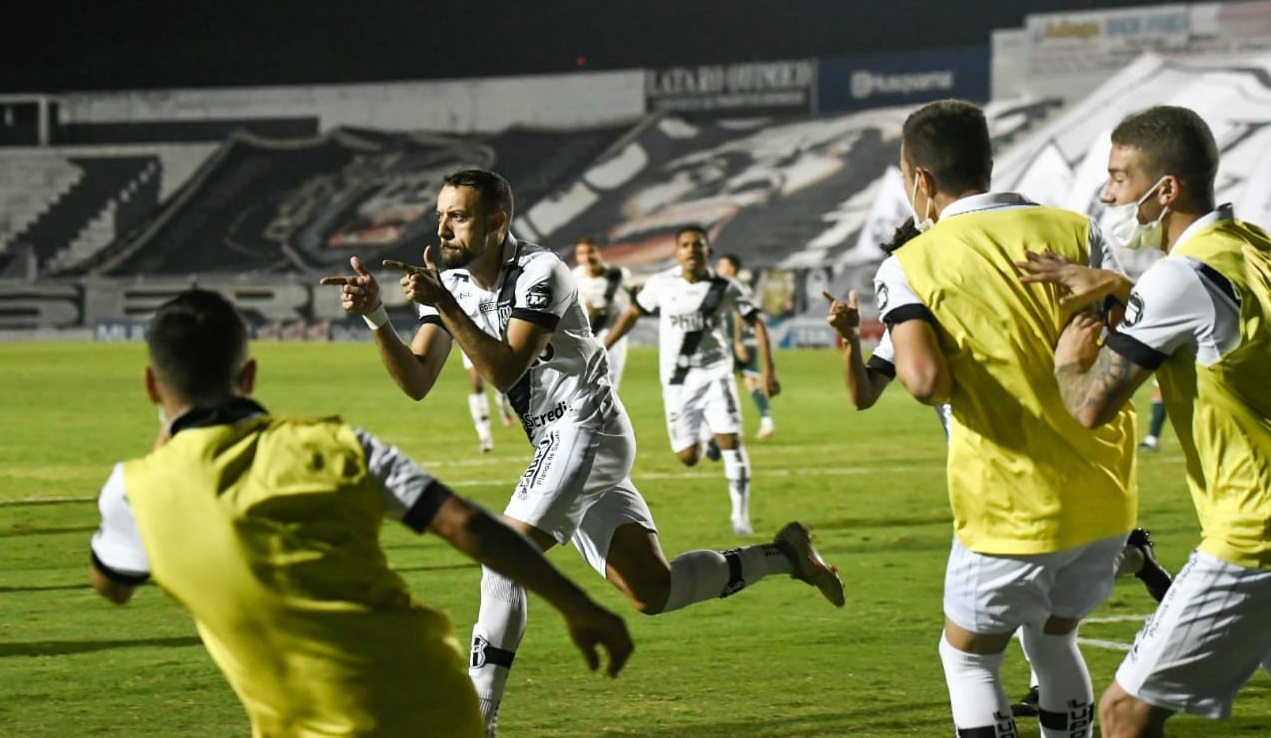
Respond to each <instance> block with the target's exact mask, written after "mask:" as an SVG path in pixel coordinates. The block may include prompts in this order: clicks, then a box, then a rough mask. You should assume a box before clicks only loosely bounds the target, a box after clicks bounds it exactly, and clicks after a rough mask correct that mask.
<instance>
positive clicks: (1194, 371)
mask: <svg viewBox="0 0 1271 738" xmlns="http://www.w3.org/2000/svg"><path fill="white" fill-rule="evenodd" d="M1217 171H1218V147H1217V144H1216V143H1215V141H1214V137H1213V134H1212V133H1211V132H1210V130H1209V126H1208V125H1207V124H1206V123H1205V121H1204V120H1203V119H1202V118H1201V117H1200V116H1199V115H1197V114H1196V113H1195V112H1194V111H1191V110H1189V109H1187V108H1181V107H1176V106H1157V107H1153V108H1149V109H1147V110H1145V111H1143V112H1140V113H1136V114H1134V115H1131V116H1129V117H1128V118H1126V119H1125V120H1123V121H1122V122H1121V123H1120V124H1119V125H1118V126H1117V127H1116V129H1114V130H1113V132H1112V151H1111V154H1110V155H1109V158H1108V182H1107V185H1106V186H1105V188H1104V191H1103V201H1104V202H1105V203H1107V204H1108V205H1109V206H1110V207H1112V208H1115V209H1116V216H1118V217H1117V220H1116V226H1115V227H1114V230H1115V231H1116V232H1117V233H1118V235H1119V237H1121V238H1122V240H1123V241H1124V242H1125V243H1126V245H1127V246H1130V247H1155V248H1160V249H1163V250H1164V251H1165V252H1166V253H1167V256H1166V257H1165V258H1164V259H1161V260H1160V261H1158V262H1156V263H1155V264H1154V265H1153V266H1152V267H1150V268H1149V269H1148V270H1147V271H1146V272H1144V274H1143V276H1142V277H1141V278H1140V279H1139V281H1138V283H1137V284H1134V285H1131V284H1130V283H1129V282H1128V281H1127V280H1125V279H1124V278H1122V277H1119V276H1118V275H1115V274H1108V273H1105V272H1097V271H1094V270H1089V269H1084V268H1082V267H1080V266H1076V265H1071V264H1063V263H1059V262H1058V260H1056V259H1054V258H1053V257H1051V258H1048V257H1043V256H1040V255H1034V256H1033V257H1032V258H1030V259H1028V260H1027V261H1025V262H1024V263H1023V266H1025V267H1026V268H1029V270H1030V271H1031V272H1033V274H1032V275H1031V276H1029V277H1026V279H1028V280H1030V281H1032V280H1041V281H1053V282H1057V283H1059V284H1062V285H1063V286H1065V287H1066V288H1067V289H1068V292H1069V293H1070V294H1069V295H1068V296H1067V297H1068V299H1070V300H1071V301H1073V302H1074V303H1076V304H1077V305H1078V306H1079V305H1080V304H1084V303H1089V302H1095V301H1101V300H1103V299H1105V298H1106V296H1108V295H1112V296H1113V297H1115V298H1117V299H1119V300H1121V301H1123V302H1124V303H1125V305H1126V308H1125V317H1124V319H1123V320H1122V321H1121V322H1120V324H1119V325H1117V326H1116V332H1115V333H1113V334H1111V335H1110V336H1108V337H1107V339H1106V341H1103V342H1102V343H1101V342H1100V334H1101V326H1100V325H1099V324H1098V323H1097V322H1096V321H1093V320H1079V321H1074V323H1073V324H1072V325H1071V326H1069V328H1068V329H1067V330H1066V331H1064V334H1063V335H1062V337H1061V338H1060V339H1059V346H1058V349H1057V350H1056V354H1055V377H1056V379H1057V380H1058V382H1059V388H1060V391H1061V394H1062V398H1063V403H1064V406H1065V407H1066V408H1067V411H1068V412H1069V413H1071V415H1072V417H1073V418H1075V419H1077V420H1078V421H1080V422H1081V423H1082V424H1083V425H1085V426H1088V427H1091V428H1103V427H1106V425H1107V423H1108V422H1109V420H1110V419H1111V418H1114V417H1116V415H1117V414H1118V413H1119V412H1120V411H1121V409H1122V408H1123V407H1125V406H1126V405H1127V404H1128V403H1129V402H1130V399H1131V398H1132V397H1133V396H1134V393H1135V391H1136V390H1137V389H1138V388H1139V387H1140V386H1141V385H1142V384H1143V383H1144V382H1145V381H1147V379H1148V377H1150V376H1152V374H1153V373H1155V374H1156V376H1157V378H1158V379H1159V382H1160V388H1161V396H1162V398H1163V399H1164V401H1165V405H1166V407H1168V408H1169V415H1170V420H1171V421H1172V422H1173V423H1174V431H1175V436H1176V437H1177V438H1178V443H1179V446H1180V447H1181V449H1182V451H1183V456H1184V459H1185V460H1186V471H1187V482H1188V486H1189V487H1190V489H1191V493H1192V499H1193V501H1194V502H1195V505H1196V511H1197V513H1198V516H1199V518H1200V523H1201V541H1200V545H1199V546H1198V547H1197V549H1196V550H1195V551H1194V552H1193V553H1192V555H1191V557H1190V558H1189V559H1188V562H1187V565H1186V566H1185V567H1183V569H1182V571H1180V572H1179V574H1178V576H1177V577H1176V578H1175V580H1174V585H1173V586H1172V587H1171V588H1170V591H1169V595H1168V596H1167V597H1166V598H1165V600H1164V602H1162V603H1161V605H1160V607H1159V608H1157V611H1156V613H1155V614H1154V615H1153V616H1152V620H1151V622H1150V623H1149V624H1148V626H1147V627H1145V628H1144V629H1143V630H1142V631H1141V632H1140V633H1139V635H1138V637H1137V638H1136V640H1135V643H1134V648H1133V649H1132V650H1131V651H1130V653H1129V655H1127V656H1126V658H1125V661H1124V662H1122V664H1121V667H1120V669H1118V670H1117V675H1116V681H1115V682H1114V683H1113V684H1112V686H1111V687H1109V688H1108V690H1107V691H1106V692H1105V693H1104V695H1103V699H1102V700H1101V702H1100V705H1099V717H1100V723H1101V726H1102V730H1103V735H1105V736H1109V737H1110V738H1125V737H1127V736H1163V735H1164V734H1165V727H1164V726H1165V722H1166V720H1167V719H1168V718H1169V717H1170V716H1171V715H1173V714H1175V713H1177V712H1188V713H1192V714H1196V715H1203V716H1206V717H1210V718H1227V717H1229V716H1230V715H1231V708H1232V703H1233V701H1234V699H1235V695H1236V692H1237V691H1238V690H1239V689H1240V687H1242V686H1243V685H1244V684H1245V682H1246V681H1248V679H1249V677H1250V676H1251V675H1252V674H1253V672H1254V671H1255V670H1257V668H1258V665H1259V663H1260V662H1261V663H1263V664H1264V666H1265V665H1267V664H1271V659H1269V658H1268V657H1271V627H1268V620H1267V614H1268V613H1271V381H1268V377H1271V329H1269V328H1268V321H1271V239H1269V238H1268V236H1267V233H1266V232H1265V231H1263V230H1262V229H1260V228H1258V227H1256V226H1253V225H1250V224H1248V223H1244V222H1242V221H1240V220H1238V219H1237V218H1236V217H1235V215H1234V213H1233V212H1232V209H1231V206H1230V205H1217V204H1216V203H1215V198H1214V179H1215V176H1216V174H1217Z"/></svg>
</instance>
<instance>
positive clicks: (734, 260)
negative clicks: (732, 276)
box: [719, 254, 741, 271]
mask: <svg viewBox="0 0 1271 738" xmlns="http://www.w3.org/2000/svg"><path fill="white" fill-rule="evenodd" d="M719 260H720V261H726V262H728V263H729V264H732V265H733V269H736V270H738V271H740V270H741V257H740V256H737V255H736V254H720V255H719Z"/></svg>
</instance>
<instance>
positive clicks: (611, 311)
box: [574, 236, 631, 392]
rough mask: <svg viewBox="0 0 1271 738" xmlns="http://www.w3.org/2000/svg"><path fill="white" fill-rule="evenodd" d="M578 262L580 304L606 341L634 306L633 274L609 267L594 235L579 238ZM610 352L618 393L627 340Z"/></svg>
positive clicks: (576, 278)
mask: <svg viewBox="0 0 1271 738" xmlns="http://www.w3.org/2000/svg"><path fill="white" fill-rule="evenodd" d="M574 261H575V263H576V266H575V267H574V281H575V282H577V283H578V301H579V303H581V304H582V306H583V310H585V311H587V320H588V321H589V322H590V323H591V330H592V332H593V333H595V334H596V338H598V339H600V340H601V341H602V342H603V341H604V340H605V337H606V336H608V335H609V329H610V328H611V327H612V326H613V323H614V321H615V320H617V319H618V316H620V315H622V314H623V313H624V312H626V311H627V308H628V307H630V306H631V293H630V292H629V291H628V287H627V284H628V283H630V282H631V272H630V271H629V270H627V269H624V268H622V267H615V266H609V265H608V264H606V263H605V262H604V260H603V259H601V258H600V248H599V247H598V246H597V245H596V239H594V238H592V237H591V236H583V237H582V238H580V239H578V244H577V245H576V246H575V247H574ZM606 353H607V354H608V356H609V383H610V384H612V385H613V389H614V391H615V392H616V391H618V385H619V384H620V383H621V382H622V370H623V369H624V368H626V366H627V339H626V338H622V339H620V340H618V341H616V342H614V344H613V345H612V346H609V347H608V348H607V349H606Z"/></svg>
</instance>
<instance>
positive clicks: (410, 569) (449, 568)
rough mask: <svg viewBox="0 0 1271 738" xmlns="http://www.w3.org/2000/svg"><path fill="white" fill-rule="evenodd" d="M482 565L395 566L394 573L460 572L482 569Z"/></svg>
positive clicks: (472, 563) (471, 563)
mask: <svg viewBox="0 0 1271 738" xmlns="http://www.w3.org/2000/svg"><path fill="white" fill-rule="evenodd" d="M480 568H481V565H480V564H478V563H477V562H475V561H473V562H470V563H466V564H438V565H435V566H422V565H421V566H394V567H393V571H395V572H397V573H399V574H400V573H402V572H406V573H410V572H413V571H458V570H460V569H480Z"/></svg>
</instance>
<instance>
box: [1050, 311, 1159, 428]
mask: <svg viewBox="0 0 1271 738" xmlns="http://www.w3.org/2000/svg"><path fill="white" fill-rule="evenodd" d="M1102 328H1103V323H1102V321H1101V320H1100V319H1099V318H1098V317H1097V316H1095V315H1092V314H1090V313H1082V314H1080V315H1077V316H1076V317H1074V318H1073V320H1072V322H1071V323H1069V324H1068V327H1067V328H1065V329H1064V332H1063V334H1062V335H1060V337H1059V343H1058V345H1056V346H1055V379H1056V380H1057V381H1058V382H1059V393H1060V395H1061V396H1062V397H1063V400H1064V407H1065V408H1066V409H1067V410H1068V414H1069V415H1071V416H1072V417H1073V418H1074V419H1076V420H1077V422H1079V423H1081V424H1082V425H1084V426H1085V427H1087V428H1095V427H1098V426H1100V425H1103V424H1104V423H1106V422H1108V421H1109V420H1112V419H1113V418H1114V417H1116V414H1117V412H1118V411H1120V410H1121V408H1122V406H1124V405H1125V403H1127V402H1129V400H1130V398H1131V397H1133V396H1134V392H1135V391H1136V390H1137V389H1138V388H1139V386H1140V385H1141V384H1143V382H1145V381H1147V378H1148V377H1150V376H1151V375H1152V371H1151V370H1150V369H1145V368H1143V367H1141V366H1139V365H1138V364H1135V363H1134V362H1133V361H1131V360H1129V359H1127V358H1126V357H1124V356H1122V355H1121V354H1119V353H1117V352H1116V351H1115V350H1113V349H1112V348H1109V347H1108V346H1104V345H1102V344H1101V342H1100V340H1099V336H1100V334H1101V333H1102Z"/></svg>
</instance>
